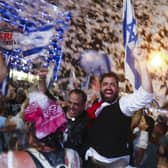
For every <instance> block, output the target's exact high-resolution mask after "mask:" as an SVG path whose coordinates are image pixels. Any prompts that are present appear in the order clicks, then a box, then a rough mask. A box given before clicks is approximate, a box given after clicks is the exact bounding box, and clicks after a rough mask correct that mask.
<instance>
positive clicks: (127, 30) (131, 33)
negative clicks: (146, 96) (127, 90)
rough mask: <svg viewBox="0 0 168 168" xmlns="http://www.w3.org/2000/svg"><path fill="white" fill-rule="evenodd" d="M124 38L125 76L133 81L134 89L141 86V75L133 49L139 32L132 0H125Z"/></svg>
mask: <svg viewBox="0 0 168 168" xmlns="http://www.w3.org/2000/svg"><path fill="white" fill-rule="evenodd" d="M123 39H124V48H125V77H126V78H127V79H128V80H129V81H130V82H131V84H132V86H133V88H134V90H137V89H138V88H139V87H140V84H141V82H140V76H139V74H138V71H137V70H136V68H135V63H134V57H133V55H132V49H133V48H135V47H136V43H137V39H138V36H137V32H136V19H135V13H134V7H133V3H132V1H131V0H124V1H123Z"/></svg>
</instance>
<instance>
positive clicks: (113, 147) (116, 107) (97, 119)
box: [85, 50, 153, 168]
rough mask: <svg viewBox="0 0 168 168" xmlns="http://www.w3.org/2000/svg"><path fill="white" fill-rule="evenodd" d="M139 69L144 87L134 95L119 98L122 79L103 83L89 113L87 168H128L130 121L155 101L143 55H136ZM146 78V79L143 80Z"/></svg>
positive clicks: (103, 79)
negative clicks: (97, 99)
mask: <svg viewBox="0 0 168 168" xmlns="http://www.w3.org/2000/svg"><path fill="white" fill-rule="evenodd" d="M134 55H135V58H136V59H137V62H138V65H139V72H140V76H141V87H140V88H139V89H138V90H137V91H135V92H134V93H132V94H128V95H125V96H121V97H119V79H118V76H117V75H116V74H115V73H113V72H110V73H106V74H103V75H102V77H101V79H100V95H101V97H100V99H99V101H98V102H95V103H94V104H93V105H92V106H91V107H90V108H88V109H87V113H88V116H89V118H90V119H92V123H91V125H90V127H89V129H88V137H87V142H88V144H89V148H88V149H87V151H86V155H85V158H86V159H88V165H87V168H112V167H120V168H125V167H126V166H128V165H129V160H130V151H129V143H130V142H129V134H130V123H131V117H132V115H133V114H134V113H135V111H137V110H139V109H141V108H143V107H144V106H145V105H147V104H148V103H150V102H151V101H152V99H153V90H152V83H151V78H150V75H149V73H148V70H147V66H146V62H145V58H144V56H145V55H144V53H143V52H141V51H140V50H139V51H138V52H137V53H134ZM142 75H143V77H142Z"/></svg>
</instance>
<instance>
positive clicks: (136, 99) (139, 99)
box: [119, 49, 153, 116]
mask: <svg viewBox="0 0 168 168" xmlns="http://www.w3.org/2000/svg"><path fill="white" fill-rule="evenodd" d="M133 54H134V57H135V60H136V62H137V65H138V67H137V70H138V72H139V74H140V77H141V86H140V88H139V89H138V90H136V91H134V93H133V94H129V95H126V96H123V97H121V99H120V101H119V103H120V108H121V111H122V112H123V113H124V114H125V115H127V116H132V115H133V114H134V112H135V111H137V110H139V109H142V108H144V107H145V106H146V105H147V104H149V103H151V101H152V100H153V88H152V79H151V77H150V74H149V71H148V68H147V59H146V57H147V54H146V53H145V52H144V51H142V50H137V49H135V50H134V52H133Z"/></svg>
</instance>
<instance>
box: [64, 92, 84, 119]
mask: <svg viewBox="0 0 168 168" xmlns="http://www.w3.org/2000/svg"><path fill="white" fill-rule="evenodd" d="M84 108H85V103H84V102H83V100H82V96H81V95H79V94H76V93H71V94H70V95H69V100H68V111H67V117H68V118H72V117H78V116H79V115H80V114H81V113H82V112H83V111H84Z"/></svg>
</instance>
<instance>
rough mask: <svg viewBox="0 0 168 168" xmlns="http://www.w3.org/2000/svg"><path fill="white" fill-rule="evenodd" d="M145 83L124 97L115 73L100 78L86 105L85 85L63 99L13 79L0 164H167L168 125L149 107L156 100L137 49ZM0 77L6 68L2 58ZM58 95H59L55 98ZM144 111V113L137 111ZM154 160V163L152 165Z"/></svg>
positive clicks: (72, 167)
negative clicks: (98, 88)
mask: <svg viewBox="0 0 168 168" xmlns="http://www.w3.org/2000/svg"><path fill="white" fill-rule="evenodd" d="M134 55H135V59H136V61H137V63H138V67H139V68H138V70H139V74H140V76H141V87H140V88H139V89H138V90H136V91H134V92H133V93H130V94H127V95H122V96H121V95H120V92H119V91H120V88H119V78H118V76H117V75H116V74H115V73H114V72H108V73H105V74H103V75H102V76H101V77H100V93H99V94H97V95H100V96H99V97H95V99H94V100H93V101H92V102H90V105H88V103H87V102H88V99H87V97H88V95H87V93H85V92H84V91H83V90H82V89H80V88H76V89H72V90H71V91H70V92H69V94H68V98H67V99H66V100H64V101H62V100H61V101H60V100H59V99H58V97H59V95H54V94H53V93H52V92H51V91H50V89H48V88H47V87H46V85H45V80H46V75H47V72H48V71H47V70H46V69H39V71H38V72H37V74H38V75H39V77H40V80H39V82H38V83H33V84H31V85H27V87H25V88H21V87H20V86H19V84H18V86H17V85H14V82H12V81H10V83H9V86H10V87H9V92H8V94H7V95H6V96H3V95H1V100H0V112H1V116H0V127H1V128H0V135H1V138H0V143H1V144H0V150H1V154H0V168H1V167H2V168H20V167H23V165H26V167H27V168H29V167H30V168H33V167H36V168H50V167H51V168H53V167H61V168H62V167H65V168H66V167H68V168H125V167H142V168H149V167H150V168H155V167H159V165H160V168H161V167H163V163H164V164H167V162H168V155H167V154H168V145H167V143H168V138H167V136H166V132H167V125H166V122H167V121H166V120H165V118H164V117H162V116H159V117H158V118H157V120H154V119H153V118H152V117H151V115H149V114H148V113H147V112H146V111H145V110H143V109H145V108H146V106H147V105H149V104H150V103H151V102H152V100H153V98H154V97H153V89H152V81H151V77H150V74H149V72H148V68H147V66H146V62H145V60H146V59H145V53H144V52H142V51H141V50H139V51H138V52H134ZM0 66H1V71H0V80H1V82H2V81H3V80H4V79H5V77H6V76H7V74H8V70H7V68H6V66H5V62H4V60H3V57H2V55H1V56H0ZM56 98H57V99H56ZM139 111H140V112H139ZM151 161H152V163H151Z"/></svg>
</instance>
